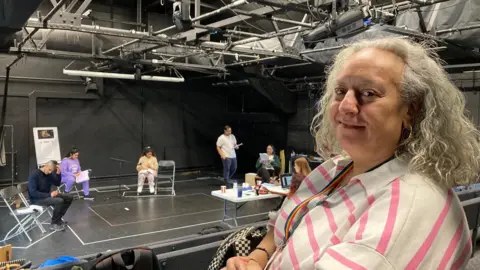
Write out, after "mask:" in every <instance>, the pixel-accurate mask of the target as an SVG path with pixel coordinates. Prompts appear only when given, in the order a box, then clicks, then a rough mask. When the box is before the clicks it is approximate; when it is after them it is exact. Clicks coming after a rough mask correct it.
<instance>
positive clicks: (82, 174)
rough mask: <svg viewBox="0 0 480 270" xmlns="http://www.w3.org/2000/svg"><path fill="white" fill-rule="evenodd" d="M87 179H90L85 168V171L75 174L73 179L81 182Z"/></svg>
mask: <svg viewBox="0 0 480 270" xmlns="http://www.w3.org/2000/svg"><path fill="white" fill-rule="evenodd" d="M89 180H90V176H89V171H88V170H85V171H81V172H80V175H78V176H77V178H76V179H75V182H77V183H83V182H85V181H89Z"/></svg>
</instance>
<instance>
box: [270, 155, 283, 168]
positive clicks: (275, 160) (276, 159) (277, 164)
mask: <svg viewBox="0 0 480 270" xmlns="http://www.w3.org/2000/svg"><path fill="white" fill-rule="evenodd" d="M272 166H273V167H274V168H280V167H281V166H282V165H280V158H279V157H278V156H277V155H274V156H273V161H272Z"/></svg>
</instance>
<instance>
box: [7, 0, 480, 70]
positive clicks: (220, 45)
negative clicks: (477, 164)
mask: <svg viewBox="0 0 480 270" xmlns="http://www.w3.org/2000/svg"><path fill="white" fill-rule="evenodd" d="M137 1H141V0H137ZM445 1H448V0H431V1H423V0H422V1H420V0H417V1H413V0H412V1H401V2H394V4H391V5H390V4H389V5H385V4H384V5H377V6H374V7H371V9H373V10H378V11H381V12H389V11H393V10H395V11H398V10H405V9H411V8H419V7H422V6H426V5H432V4H436V3H441V2H445ZM50 2H51V3H52V5H53V8H52V9H51V10H50V12H48V14H47V15H45V16H43V17H42V16H41V15H39V17H38V19H37V20H35V19H30V20H29V21H28V22H27V24H26V25H25V27H24V29H23V32H24V38H23V40H22V41H21V42H20V43H19V44H17V45H16V47H15V48H11V52H12V53H23V54H33V55H37V56H46V57H57V58H58V57H59V58H68V59H88V60H95V61H108V62H118V63H129V64H131V65H132V66H133V65H135V64H141V65H145V66H151V67H153V68H156V67H172V68H175V69H178V70H193V71H197V72H201V73H208V74H215V73H217V74H227V73H228V68H232V67H242V66H248V65H255V64H264V63H267V62H271V61H273V60H276V59H278V58H289V59H292V60H296V62H297V63H295V64H289V65H284V66H275V65H274V66H273V67H269V68H265V69H264V71H268V73H269V74H273V73H274V72H275V70H277V69H286V68H292V67H298V66H304V65H309V64H311V63H312V62H313V60H312V59H311V58H310V57H309V56H308V54H310V53H314V52H323V51H329V50H338V49H341V48H343V47H344V46H347V45H341V46H335V47H329V48H321V49H316V50H306V51H302V52H298V51H296V50H295V49H293V48H292V47H293V45H294V44H295V41H296V40H297V39H298V37H299V35H300V34H301V33H303V32H304V31H307V30H310V29H312V28H315V27H317V26H318V24H320V23H321V22H320V21H315V17H316V16H314V15H313V13H312V10H311V8H310V7H309V6H308V5H309V1H308V0H296V1H287V0H250V1H249V2H256V3H257V4H260V5H261V7H260V8H258V9H255V10H252V11H245V10H240V9H238V8H239V7H241V6H242V5H245V4H248V2H247V0H235V1H232V2H231V3H230V4H227V5H225V6H222V7H220V8H217V9H214V10H213V11H211V12H208V13H205V14H200V10H199V6H200V5H205V4H203V3H201V1H200V0H196V1H195V17H194V18H192V22H193V23H194V24H193V29H191V30H188V31H184V32H180V33H177V34H175V35H171V36H167V35H165V33H167V32H168V31H171V30H174V29H175V26H174V25H172V26H169V27H166V28H164V29H160V30H157V31H153V29H151V28H150V29H149V31H148V32H145V31H139V30H140V28H137V29H136V30H124V29H117V28H109V27H101V26H98V25H86V24H82V18H86V17H88V16H86V15H84V12H85V10H86V9H87V8H88V5H89V4H90V2H91V0H84V1H83V3H82V4H81V5H80V7H79V8H78V9H77V10H76V11H75V12H72V9H73V8H74V7H75V6H76V4H77V2H78V0H73V1H71V2H70V3H69V5H68V6H66V5H65V2H66V0H50ZM138 3H139V2H137V7H139V8H141V4H138ZM211 8H215V7H211ZM287 10H288V11H295V12H300V13H301V14H303V19H302V20H301V21H296V20H291V19H284V18H280V17H278V16H277V14H278V13H280V12H282V11H287ZM228 11H230V12H233V13H235V16H232V17H229V18H226V19H223V20H220V21H217V22H213V23H210V24H207V25H202V24H200V21H201V20H203V19H206V18H210V17H212V16H215V15H217V14H220V13H223V12H228ZM317 15H318V14H317ZM320 17H321V16H320ZM88 18H91V17H88ZM259 19H262V20H269V21H270V22H271V24H272V26H273V28H274V30H275V31H273V32H270V33H264V34H258V33H251V32H246V31H240V30H237V29H225V28H227V27H231V26H235V25H238V24H241V23H244V22H246V21H247V20H249V21H254V20H259ZM321 19H324V18H321ZM277 23H284V24H289V25H292V27H289V28H284V29H280V27H279V25H278V24H277ZM132 24H135V25H136V26H137V27H138V26H140V24H141V14H138V12H137V22H136V23H132ZM470 27H471V26H470ZM479 27H480V26H479ZM29 28H30V29H33V30H30V29H29ZM387 28H388V31H392V32H397V33H402V34H408V35H410V36H412V35H413V36H416V37H418V38H425V39H432V40H439V41H441V39H439V38H438V37H436V36H433V35H429V34H427V33H426V31H425V33H420V32H415V33H413V31H407V32H408V33H406V31H405V30H402V29H400V28H398V27H387ZM471 28H473V27H471ZM39 29H48V30H49V31H48V32H47V33H46V34H45V35H44V37H43V39H42V40H41V41H40V42H35V41H34V40H33V39H32V37H33V35H34V34H35V33H37V32H38V30H39ZM55 30H68V31H75V32H82V33H90V34H92V38H94V36H97V35H104V36H115V37H122V38H130V39H132V40H131V41H128V42H125V43H123V44H120V45H118V46H114V47H112V48H110V49H107V50H105V51H103V52H101V53H100V54H99V55H96V54H93V53H92V54H84V53H73V52H60V51H52V50H46V49H45V48H44V47H45V44H46V42H47V40H48V37H49V35H50V34H51V33H52V32H53V31H55ZM424 30H425V29H424ZM456 30H460V29H447V30H442V31H443V32H442V31H438V32H437V34H443V33H447V32H449V31H456ZM211 31H223V32H224V33H225V34H227V35H235V36H242V37H246V38H244V39H240V40H236V41H232V40H231V39H228V40H227V41H226V42H212V41H201V40H198V39H197V37H198V36H199V35H202V34H205V33H208V32H211ZM286 36H292V39H291V41H290V40H288V39H287V38H284V37H286ZM27 42H28V43H29V45H30V47H29V48H27V47H26V46H24V45H25V44H26V43H27ZM134 44H141V45H142V46H141V47H142V48H138V49H137V48H134V47H133V46H131V45H134ZM163 47H164V48H168V47H174V48H182V49H183V50H184V51H183V52H182V53H181V54H178V55H176V54H171V53H167V52H165V53H163V52H160V51H158V50H157V49H159V48H163ZM117 51H120V53H118V52H117ZM196 55H202V56H205V57H207V58H208V59H209V62H210V64H209V65H208V64H192V63H189V62H188V59H189V57H191V56H196ZM225 56H233V57H234V59H235V60H231V62H225V58H224V57H225ZM152 57H153V59H151V58H152ZM149 58H150V59H149ZM156 58H160V59H156Z"/></svg>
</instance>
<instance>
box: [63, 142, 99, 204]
mask: <svg viewBox="0 0 480 270" xmlns="http://www.w3.org/2000/svg"><path fill="white" fill-rule="evenodd" d="M79 154H80V152H79V151H78V149H77V148H76V147H73V148H72V149H71V150H70V151H69V152H68V153H67V154H66V155H65V157H64V158H63V159H62V162H61V163H60V167H61V168H62V183H64V184H65V192H66V193H69V192H70V191H71V190H72V187H73V185H75V184H76V178H77V176H79V175H80V172H81V171H82V167H80V160H79V159H78V156H79ZM82 186H83V194H84V198H83V199H84V200H93V199H94V198H93V196H90V187H89V181H84V182H83V183H82Z"/></svg>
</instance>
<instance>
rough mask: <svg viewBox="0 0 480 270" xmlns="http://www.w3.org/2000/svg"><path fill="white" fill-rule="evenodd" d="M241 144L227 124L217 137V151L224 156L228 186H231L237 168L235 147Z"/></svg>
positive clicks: (224, 174) (224, 169)
mask: <svg viewBox="0 0 480 270" xmlns="http://www.w3.org/2000/svg"><path fill="white" fill-rule="evenodd" d="M239 146H240V145H238V144H237V139H236V138H235V136H234V135H233V134H232V128H231V127H230V126H225V127H224V128H223V134H222V135H220V137H218V139H217V152H218V154H219V155H220V157H221V158H222V162H223V178H224V181H225V185H226V186H227V187H229V186H230V183H229V180H230V179H231V178H232V176H233V175H234V174H235V171H236V170H237V155H236V153H235V149H238V147H239Z"/></svg>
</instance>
